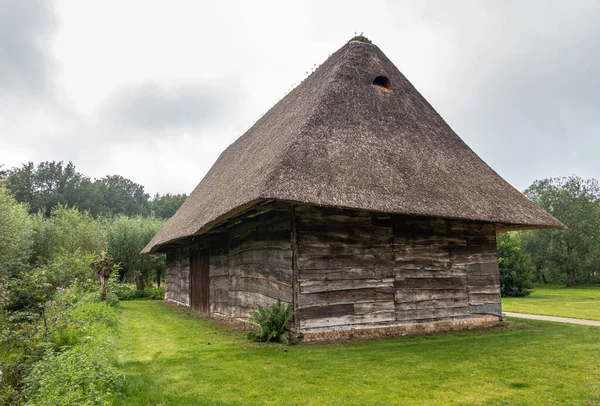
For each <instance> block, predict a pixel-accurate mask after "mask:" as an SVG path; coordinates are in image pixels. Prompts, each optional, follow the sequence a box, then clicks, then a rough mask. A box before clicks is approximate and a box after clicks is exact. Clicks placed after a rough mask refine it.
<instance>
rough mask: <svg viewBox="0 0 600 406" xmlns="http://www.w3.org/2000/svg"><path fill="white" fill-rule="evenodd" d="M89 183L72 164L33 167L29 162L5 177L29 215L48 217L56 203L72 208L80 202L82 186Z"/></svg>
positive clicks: (42, 163) (60, 163) (56, 163)
mask: <svg viewBox="0 0 600 406" xmlns="http://www.w3.org/2000/svg"><path fill="white" fill-rule="evenodd" d="M83 184H90V180H89V178H86V177H85V176H83V175H82V174H80V173H79V172H77V171H76V170H75V165H73V164H72V163H71V162H69V163H68V164H66V165H65V164H64V163H63V162H62V161H60V162H56V161H51V162H50V161H46V162H41V163H40V164H38V166H37V167H36V166H35V165H34V164H33V163H32V162H29V163H27V164H24V165H22V166H21V167H20V168H13V169H12V170H10V171H8V175H7V176H6V187H7V188H8V189H10V190H11V191H12V192H13V194H14V196H15V198H16V199H17V200H18V201H19V202H22V203H27V204H28V205H29V207H30V212H31V213H37V212H38V211H41V212H42V213H44V215H45V216H47V217H48V216H50V212H51V211H52V208H53V207H55V206H56V205H57V204H64V205H68V206H74V205H76V204H77V202H78V201H79V200H80V199H81V192H82V185H83Z"/></svg>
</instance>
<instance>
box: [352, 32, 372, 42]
mask: <svg viewBox="0 0 600 406" xmlns="http://www.w3.org/2000/svg"><path fill="white" fill-rule="evenodd" d="M350 41H360V42H366V43H367V44H370V43H371V40H370V39H369V38H367V37H365V36H364V35H362V34H360V35H356V36H354V37H352V38H351V39H350ZM350 41H348V42H350Z"/></svg>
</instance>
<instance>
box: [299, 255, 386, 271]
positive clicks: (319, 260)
mask: <svg viewBox="0 0 600 406" xmlns="http://www.w3.org/2000/svg"><path fill="white" fill-rule="evenodd" d="M394 264H395V261H394V258H393V256H392V255H382V254H362V255H334V256H331V255H330V254H328V253H324V254H323V255H322V256H319V257H308V258H307V257H304V256H303V255H302V252H300V253H299V255H298V269H302V270H305V269H334V268H377V267H386V266H387V267H393V266H394Z"/></svg>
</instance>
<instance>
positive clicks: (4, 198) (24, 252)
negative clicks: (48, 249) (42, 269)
mask: <svg viewBox="0 0 600 406" xmlns="http://www.w3.org/2000/svg"><path fill="white" fill-rule="evenodd" d="M32 234H33V226H32V221H31V219H30V217H29V216H28V214H27V206H25V205H24V204H21V203H17V201H16V200H15V199H14V198H13V197H12V195H11V194H10V192H9V191H8V190H7V189H6V188H4V187H3V186H1V185H0V236H1V237H2V238H0V282H1V281H2V280H4V279H6V278H9V277H14V276H17V275H18V274H19V273H20V272H21V270H22V269H23V268H24V267H25V266H26V264H27V262H28V260H29V256H30V254H31V245H32V244H31V236H32Z"/></svg>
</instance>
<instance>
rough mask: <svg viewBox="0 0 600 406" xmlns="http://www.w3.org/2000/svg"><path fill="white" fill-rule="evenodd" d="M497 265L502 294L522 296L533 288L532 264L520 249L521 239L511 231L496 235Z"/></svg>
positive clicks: (526, 294)
mask: <svg viewBox="0 0 600 406" xmlns="http://www.w3.org/2000/svg"><path fill="white" fill-rule="evenodd" d="M498 265H499V267H500V289H501V293H502V296H515V297H523V296H528V295H529V294H530V293H531V291H532V290H533V274H532V272H533V266H532V265H531V258H530V257H529V255H528V254H526V253H524V252H523V251H521V241H520V240H519V238H518V237H517V236H515V235H514V234H512V233H504V234H500V235H499V236H498Z"/></svg>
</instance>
